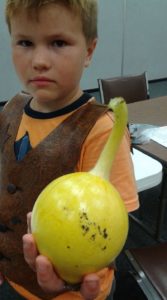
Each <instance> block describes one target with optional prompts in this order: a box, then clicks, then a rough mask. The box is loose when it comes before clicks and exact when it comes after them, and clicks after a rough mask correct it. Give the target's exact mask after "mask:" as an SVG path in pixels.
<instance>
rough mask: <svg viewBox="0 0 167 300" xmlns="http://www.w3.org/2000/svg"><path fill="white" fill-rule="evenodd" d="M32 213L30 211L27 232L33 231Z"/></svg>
mask: <svg viewBox="0 0 167 300" xmlns="http://www.w3.org/2000/svg"><path fill="white" fill-rule="evenodd" d="M31 215H32V213H31V212H29V213H28V214H27V232H28V233H31Z"/></svg>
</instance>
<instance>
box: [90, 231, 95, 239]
mask: <svg viewBox="0 0 167 300" xmlns="http://www.w3.org/2000/svg"><path fill="white" fill-rule="evenodd" d="M90 239H91V240H92V241H94V240H95V239H96V234H95V233H94V234H92V235H91V238H90Z"/></svg>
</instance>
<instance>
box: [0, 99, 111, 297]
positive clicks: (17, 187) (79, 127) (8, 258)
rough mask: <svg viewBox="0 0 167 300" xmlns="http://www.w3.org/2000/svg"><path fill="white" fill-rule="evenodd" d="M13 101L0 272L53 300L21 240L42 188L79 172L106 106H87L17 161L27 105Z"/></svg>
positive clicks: (1, 178)
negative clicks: (88, 139) (25, 254)
mask: <svg viewBox="0 0 167 300" xmlns="http://www.w3.org/2000/svg"><path fill="white" fill-rule="evenodd" d="M29 99H30V97H28V96H23V95H21V94H19V95H17V96H15V97H14V98H13V99H12V100H11V101H10V102H9V103H8V104H7V106H6V107H5V109H4V110H3V111H2V112H1V115H0V149H1V157H0V159H1V175H0V271H1V272H2V273H3V274H4V275H5V276H7V278H9V279H10V280H11V281H13V282H15V283H18V284H19V285H22V286H23V287H24V288H26V289H27V290H29V291H30V292H31V293H33V294H35V295H37V296H38V297H40V298H42V299H50V298H52V297H53V295H47V294H46V293H45V292H44V291H43V290H42V289H41V288H40V287H39V285H38V283H37V281H36V274H35V273H34V272H33V271H32V270H31V269H30V268H29V266H28V265H27V264H26V262H25V261H24V257H23V250H22V236H23V235H24V234H25V233H26V231H27V224H26V215H27V213H28V212H29V211H31V210H32V207H33V204H34V202H35V200H36V198H37V197H38V195H39V193H40V192H41V191H42V189H43V188H44V187H45V186H46V185H47V184H48V183H49V182H51V181H52V180H53V179H55V178H57V177H59V176H62V175H64V174H67V173H72V172H75V168H76V164H77V162H78V160H79V157H80V151H81V148H82V144H83V142H84V140H85V138H86V137H87V135H88V133H89V131H90V130H91V128H92V127H93V125H94V124H95V122H96V121H97V119H98V118H99V117H100V116H101V115H102V114H104V113H105V112H106V111H107V107H104V106H102V105H99V104H97V103H96V102H93V103H92V102H88V103H87V104H86V105H84V106H82V107H81V108H80V109H78V110H76V111H75V112H74V113H73V114H71V115H70V116H69V117H68V118H67V119H65V121H63V122H62V123H61V124H60V125H59V126H58V127H57V128H56V129H55V130H53V131H52V132H51V133H50V134H49V135H48V136H47V137H46V138H45V139H44V140H43V141H42V142H41V143H39V144H38V145H37V146H36V147H35V148H34V149H32V150H30V151H29V152H28V153H27V154H26V156H25V157H24V159H23V160H21V161H17V160H16V158H15V153H14V142H15V138H16V135H17V131H18V127H19V124H20V121H21V117H22V113H23V109H24V106H25V104H26V103H27V101H28V100H29Z"/></svg>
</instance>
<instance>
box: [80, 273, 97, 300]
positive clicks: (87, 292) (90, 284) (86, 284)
mask: <svg viewBox="0 0 167 300" xmlns="http://www.w3.org/2000/svg"><path fill="white" fill-rule="evenodd" d="M99 292H100V280H99V277H98V276H97V275H96V274H90V275H87V276H86V277H85V278H84V281H83V283H82V286H81V294H82V295H83V297H84V299H85V300H93V299H95V298H96V297H97V296H98V294H99Z"/></svg>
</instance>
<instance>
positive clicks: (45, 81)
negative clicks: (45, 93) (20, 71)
mask: <svg viewBox="0 0 167 300" xmlns="http://www.w3.org/2000/svg"><path fill="white" fill-rule="evenodd" d="M29 82H30V83H31V84H33V85H36V86H46V85H49V84H51V83H54V82H55V81H54V80H52V79H50V78H48V77H44V76H37V77H34V78H32V79H30V80H29Z"/></svg>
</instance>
